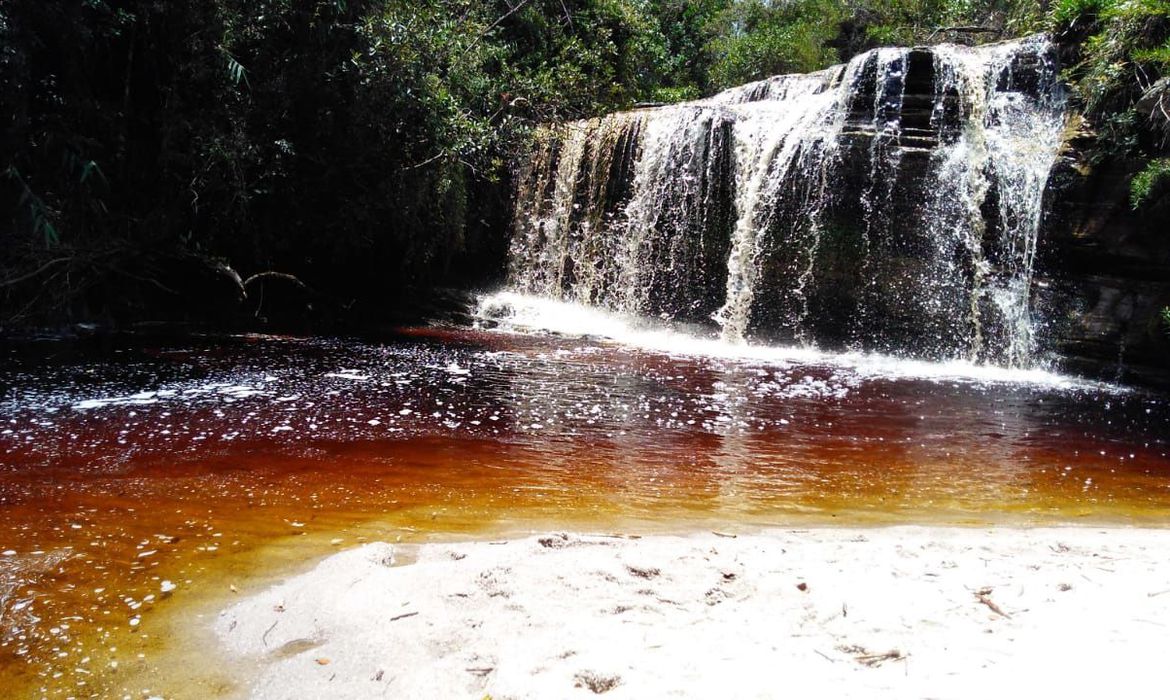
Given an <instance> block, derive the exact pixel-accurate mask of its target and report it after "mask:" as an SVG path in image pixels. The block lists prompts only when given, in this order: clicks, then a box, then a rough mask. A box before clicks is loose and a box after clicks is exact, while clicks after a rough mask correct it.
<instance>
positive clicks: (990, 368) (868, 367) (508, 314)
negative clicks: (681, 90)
mask: <svg viewBox="0 0 1170 700" xmlns="http://www.w3.org/2000/svg"><path fill="white" fill-rule="evenodd" d="M475 315H476V316H477V317H479V318H480V319H484V320H487V321H491V322H494V323H496V324H498V325H497V330H500V331H505V332H520V333H525V332H529V333H531V332H537V333H556V334H562V335H566V336H573V337H578V338H590V337H598V338H603V339H605V340H609V341H612V342H614V343H617V344H619V345H626V346H630V347H634V348H638V349H642V350H650V351H653V352H661V353H666V354H668V355H673V356H696V357H711V358H717V359H721V360H730V361H740V362H748V363H757V362H762V363H766V364H768V365H779V366H784V367H788V366H792V365H802V366H821V367H831V368H839V369H842V370H846V371H847V372H849V373H855V374H857V375H859V376H861V377H864V378H890V379H901V378H905V379H926V380H937V381H946V380H958V381H970V382H977V383H1009V384H1030V385H1040V386H1044V387H1050V388H1057V389H1083V388H1093V389H1097V390H1108V391H1113V392H1118V391H1123V390H1124V389H1123V388H1121V387H1117V386H1114V385H1109V384H1103V383H1100V382H1092V381H1089V380H1084V379H1080V378H1077V377H1070V376H1067V375H1063V374H1059V373H1057V372H1052V371H1049V370H1044V369H1019V368H1008V367H999V366H995V365H980V364H975V363H972V362H968V361H964V360H952V361H944V362H930V361H926V360H916V359H907V358H900V357H893V356H889V355H879V354H873V353H861V352H826V351H823V350H818V349H816V348H812V347H793V346H773V345H757V344H752V343H729V342H725V341H723V340H720V339H719V338H718V337H716V336H715V331H712V334H711V335H710V336H708V337H702V336H699V335H695V334H691V333H687V332H683V331H680V330H677V329H674V328H671V327H669V326H667V325H664V324H663V323H662V322H661V321H658V320H656V319H650V318H644V317H637V316H632V315H627V314H620V313H616V312H612V311H607V310H605V309H600V308H597V307H591V306H585V305H582V304H575V303H571V302H564V301H557V300H555V299H549V298H547V297H539V296H532V295H527V294H519V293H516V292H509V291H503V292H496V293H493V294H486V295H484V296H482V297H480V299H479V302H478V305H477V308H476V310H475Z"/></svg>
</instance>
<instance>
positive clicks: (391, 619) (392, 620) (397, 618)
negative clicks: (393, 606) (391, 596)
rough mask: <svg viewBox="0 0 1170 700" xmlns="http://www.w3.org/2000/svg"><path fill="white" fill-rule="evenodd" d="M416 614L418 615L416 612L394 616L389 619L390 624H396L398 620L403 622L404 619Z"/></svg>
mask: <svg viewBox="0 0 1170 700" xmlns="http://www.w3.org/2000/svg"><path fill="white" fill-rule="evenodd" d="M417 614H418V612H408V613H402V614H401V615H395V616H394V617H392V618H390V622H398V621H399V620H405V619H406V618H408V617H414V616H415V615H417Z"/></svg>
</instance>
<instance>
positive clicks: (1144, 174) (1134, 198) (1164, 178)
mask: <svg viewBox="0 0 1170 700" xmlns="http://www.w3.org/2000/svg"><path fill="white" fill-rule="evenodd" d="M1168 183H1170V158H1156V159H1154V160H1151V161H1150V162H1149V163H1147V164H1146V167H1145V168H1144V169H1143V170H1142V171H1141V172H1139V173H1138V174H1137V175H1135V176H1134V178H1133V181H1132V182H1130V185H1129V195H1130V204H1132V205H1133V208H1134V209H1137V208H1139V207H1141V206H1142V205H1143V204H1146V203H1147V202H1149V201H1150V200H1151V198H1152V196H1153V194H1154V193H1155V192H1156V191H1157V190H1158V189H1159V188H1161V187H1164V186H1165V185H1166V184H1168Z"/></svg>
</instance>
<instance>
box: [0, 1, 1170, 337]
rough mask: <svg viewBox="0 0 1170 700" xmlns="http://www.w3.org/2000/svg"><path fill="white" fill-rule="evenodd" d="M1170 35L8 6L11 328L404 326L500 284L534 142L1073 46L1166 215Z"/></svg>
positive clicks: (624, 7) (553, 14)
mask: <svg viewBox="0 0 1170 700" xmlns="http://www.w3.org/2000/svg"><path fill="white" fill-rule="evenodd" d="M1167 7H1168V3H1167V2H1165V0H1060V2H1055V3H1053V4H1052V6H1051V7H1049V6H1048V3H1037V2H1023V1H1020V0H791V1H790V2H775V1H773V2H768V1H766V0H697V1H695V2H683V1H681V0H490V1H476V0H421V1H409V2H408V1H406V0H208V1H207V2H191V3H182V2H166V1H164V0H64V1H62V2H44V0H8V2H6V3H4V4H2V5H0V101H2V102H0V133H2V134H3V139H2V141H0V158H2V163H0V212H3V216H2V218H0V250H2V251H3V253H2V254H0V323H32V322H46V321H48V322H60V321H68V320H92V319H96V320H107V321H131V320H137V319H144V318H145V319H153V318H172V319H173V318H191V317H196V316H198V315H199V313H200V306H201V305H202V306H203V307H205V308H204V309H203V311H205V312H206V313H205V314H204V316H205V317H210V318H215V319H218V320H223V318H224V310H225V309H229V310H232V311H233V312H236V313H243V314H246V315H257V316H263V315H269V314H272V313H277V312H279V305H278V304H277V303H276V302H279V301H284V302H286V303H287V302H289V301H290V300H291V301H295V304H296V313H298V314H300V313H302V312H303V311H304V310H305V309H306V308H307V307H308V306H310V305H312V306H316V307H317V308H318V309H321V308H324V309H325V310H326V311H327V312H328V314H327V315H330V316H332V315H335V313H336V312H337V311H339V310H341V309H348V310H349V311H350V312H351V313H352V314H357V315H364V316H366V317H370V316H376V315H378V314H379V313H380V312H382V311H385V310H386V309H401V308H404V307H407V306H409V305H410V302H411V298H410V297H411V295H412V294H416V293H418V292H419V290H425V289H427V288H429V287H431V286H433V285H436V284H445V283H449V282H451V281H452V280H458V281H459V282H460V283H463V284H474V283H476V282H479V281H483V280H484V279H486V277H488V276H490V275H492V274H495V273H497V272H498V270H499V269H500V263H501V259H502V255H503V253H504V251H503V250H502V243H501V241H502V239H503V236H502V235H501V232H502V231H503V230H504V227H505V226H506V216H507V206H508V202H507V199H508V185H507V173H508V166H509V164H510V162H511V161H512V160H513V159H514V158H515V157H516V156H517V154H518V153H523V144H524V142H525V138H526V136H527V134H528V131H529V130H530V128H531V127H532V126H533V125H534V124H537V123H540V122H543V121H548V120H554V119H562V118H569V117H581V116H587V115H592V114H597V113H601V112H604V111H608V110H612V109H618V108H624V107H629V106H631V105H634V104H636V103H638V102H644V101H647V102H655V101H673V100H678V99H685V98H691V97H696V96H700V95H703V94H710V93H712V92H714V91H717V90H719V89H721V88H724V87H727V86H730V85H734V84H739V83H742V82H746V81H749V80H752V79H757V78H761V77H765V76H767V75H770V74H775V73H781V72H790V71H805V70H812V69H817V68H821V67H824V66H826V65H829V64H831V63H834V62H837V61H840V60H844V59H847V58H849V57H851V56H852V55H855V54H856V53H858V52H860V51H863V50H866V49H868V48H871V47H874V46H878V45H883V44H893V43H898V44H906V43H913V42H927V41H942V40H962V41H987V40H996V39H1000V38H1004V37H1007V36H1012V35H1019V34H1024V33H1027V32H1031V31H1035V30H1039V29H1051V30H1054V31H1057V32H1060V33H1062V34H1063V35H1064V36H1066V37H1069V39H1070V41H1072V42H1073V43H1075V44H1076V45H1077V46H1080V47H1082V49H1083V50H1082V51H1081V53H1080V54H1079V56H1078V59H1077V62H1076V65H1075V67H1074V69H1073V70H1072V72H1071V73H1070V77H1071V79H1072V80H1073V81H1074V84H1075V85H1076V87H1077V90H1078V94H1079V95H1080V96H1081V100H1082V103H1083V105H1084V107H1085V111H1086V114H1087V115H1089V117H1090V121H1092V122H1093V123H1094V124H1097V125H1099V130H1100V131H1101V133H1102V134H1103V138H1102V139H1101V141H1102V143H1105V144H1107V148H1103V149H1102V154H1103V155H1102V157H1107V155H1108V154H1107V153H1106V151H1108V152H1116V151H1119V150H1120V151H1123V152H1125V153H1126V154H1128V155H1129V156H1131V157H1135V158H1139V159H1141V162H1143V163H1148V164H1149V165H1148V167H1147V168H1146V171H1145V172H1144V173H1143V174H1142V175H1141V176H1140V177H1139V178H1138V179H1136V180H1135V186H1134V190H1133V197H1134V202H1135V205H1140V206H1151V204H1150V203H1151V202H1154V201H1156V200H1158V199H1159V197H1160V193H1161V192H1162V191H1163V189H1164V183H1163V181H1164V180H1165V178H1166V174H1167V173H1168V172H1170V165H1168V163H1170V161H1167V160H1165V154H1166V151H1165V147H1166V137H1167V135H1168V134H1170V131H1167V126H1166V125H1167V123H1168V122H1167V121H1166V120H1165V119H1164V118H1162V117H1164V116H1165V113H1166V110H1165V109H1164V106H1165V103H1164V102H1163V96H1164V95H1165V93H1166V83H1165V80H1163V79H1161V76H1162V75H1164V74H1166V70H1165V69H1166V67H1167V61H1168V60H1170V48H1168V46H1167V44H1166V37H1167V31H1166V21H1167V16H1168V9H1167ZM1158 86H1161V87H1160V88H1158ZM1155 88H1156V89H1160V90H1161V92H1158V93H1157V97H1156V100H1155V101H1154V102H1150V91H1151V90H1154V89H1155ZM1151 105H1152V106H1151ZM1146 112H1149V114H1148V115H1147V114H1146ZM1159 114H1160V115H1161V117H1159ZM1159 130H1160V131H1159ZM237 271H238V272H239V274H237ZM276 273H279V274H276ZM256 274H259V275H260V276H258V277H253V275H256ZM241 276H242V277H241ZM265 295H267V300H265ZM274 300H275V301H274ZM355 300H357V303H356V305H355V304H354V301H355ZM241 302H244V303H241Z"/></svg>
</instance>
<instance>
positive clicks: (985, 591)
mask: <svg viewBox="0 0 1170 700" xmlns="http://www.w3.org/2000/svg"><path fill="white" fill-rule="evenodd" d="M989 595H991V589H990V588H981V589H979V590H977V591H975V599H976V600H978V601H979V602H980V603H983V604H984V605H986V606H987V607H989V608H991V611H992V612H993V613H995V614H996V615H1000V616H1001V617H1006V618H1008V619H1009V620H1010V619H1011V617H1012V616H1011V615H1009V614H1007V613H1006V612H1004V610H1003V608H1001V607H999V606H998V605H996V604H995V601H994V600H992V599H991V598H988V597H987V596H989Z"/></svg>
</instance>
